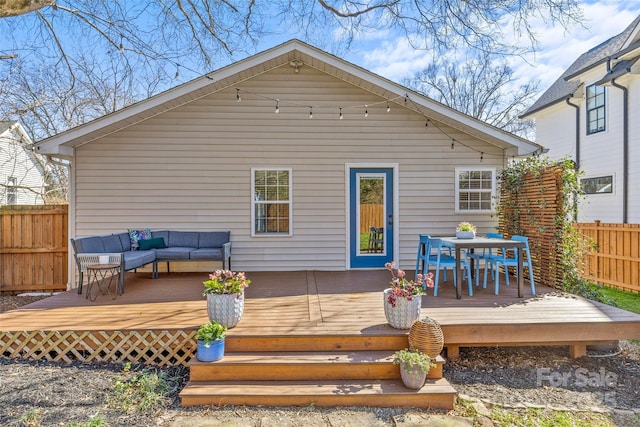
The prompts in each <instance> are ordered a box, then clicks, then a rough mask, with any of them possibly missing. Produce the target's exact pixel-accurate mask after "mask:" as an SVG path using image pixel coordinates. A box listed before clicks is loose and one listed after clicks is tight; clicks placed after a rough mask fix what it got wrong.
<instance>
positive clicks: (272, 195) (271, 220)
mask: <svg viewBox="0 0 640 427" xmlns="http://www.w3.org/2000/svg"><path fill="white" fill-rule="evenodd" d="M251 175H252V179H251V190H252V191H251V193H252V194H253V197H252V201H251V217H252V218H251V219H252V221H251V222H252V224H253V230H252V235H253V236H260V235H285V236H290V235H291V230H292V228H291V175H292V171H291V169H258V168H253V169H251Z"/></svg>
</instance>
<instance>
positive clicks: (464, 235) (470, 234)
mask: <svg viewBox="0 0 640 427" xmlns="http://www.w3.org/2000/svg"><path fill="white" fill-rule="evenodd" d="M456 237H457V238H458V239H473V238H475V237H476V232H475V231H456Z"/></svg>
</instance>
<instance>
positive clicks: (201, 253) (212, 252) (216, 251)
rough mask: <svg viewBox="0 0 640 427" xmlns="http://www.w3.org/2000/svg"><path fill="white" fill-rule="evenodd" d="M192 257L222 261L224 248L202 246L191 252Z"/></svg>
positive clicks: (190, 256)
mask: <svg viewBox="0 0 640 427" xmlns="http://www.w3.org/2000/svg"><path fill="white" fill-rule="evenodd" d="M189 258H190V259H202V260H206V261H209V260H214V261H221V260H222V249H220V248H201V249H194V250H192V251H191V252H189Z"/></svg>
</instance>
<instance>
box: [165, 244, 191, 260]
mask: <svg viewBox="0 0 640 427" xmlns="http://www.w3.org/2000/svg"><path fill="white" fill-rule="evenodd" d="M192 250H194V248H184V247H182V248H181V247H170V248H165V249H155V253H156V258H157V260H158V261H179V260H181V259H189V252H191V251H192Z"/></svg>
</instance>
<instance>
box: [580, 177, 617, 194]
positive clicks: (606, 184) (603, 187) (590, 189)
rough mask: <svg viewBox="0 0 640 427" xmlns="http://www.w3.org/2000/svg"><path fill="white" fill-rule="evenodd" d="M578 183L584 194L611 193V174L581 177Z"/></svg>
mask: <svg viewBox="0 0 640 427" xmlns="http://www.w3.org/2000/svg"><path fill="white" fill-rule="evenodd" d="M580 184H581V185H582V191H584V194H605V193H613V175H609V176H598V177H595V178H582V179H581V180H580Z"/></svg>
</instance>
